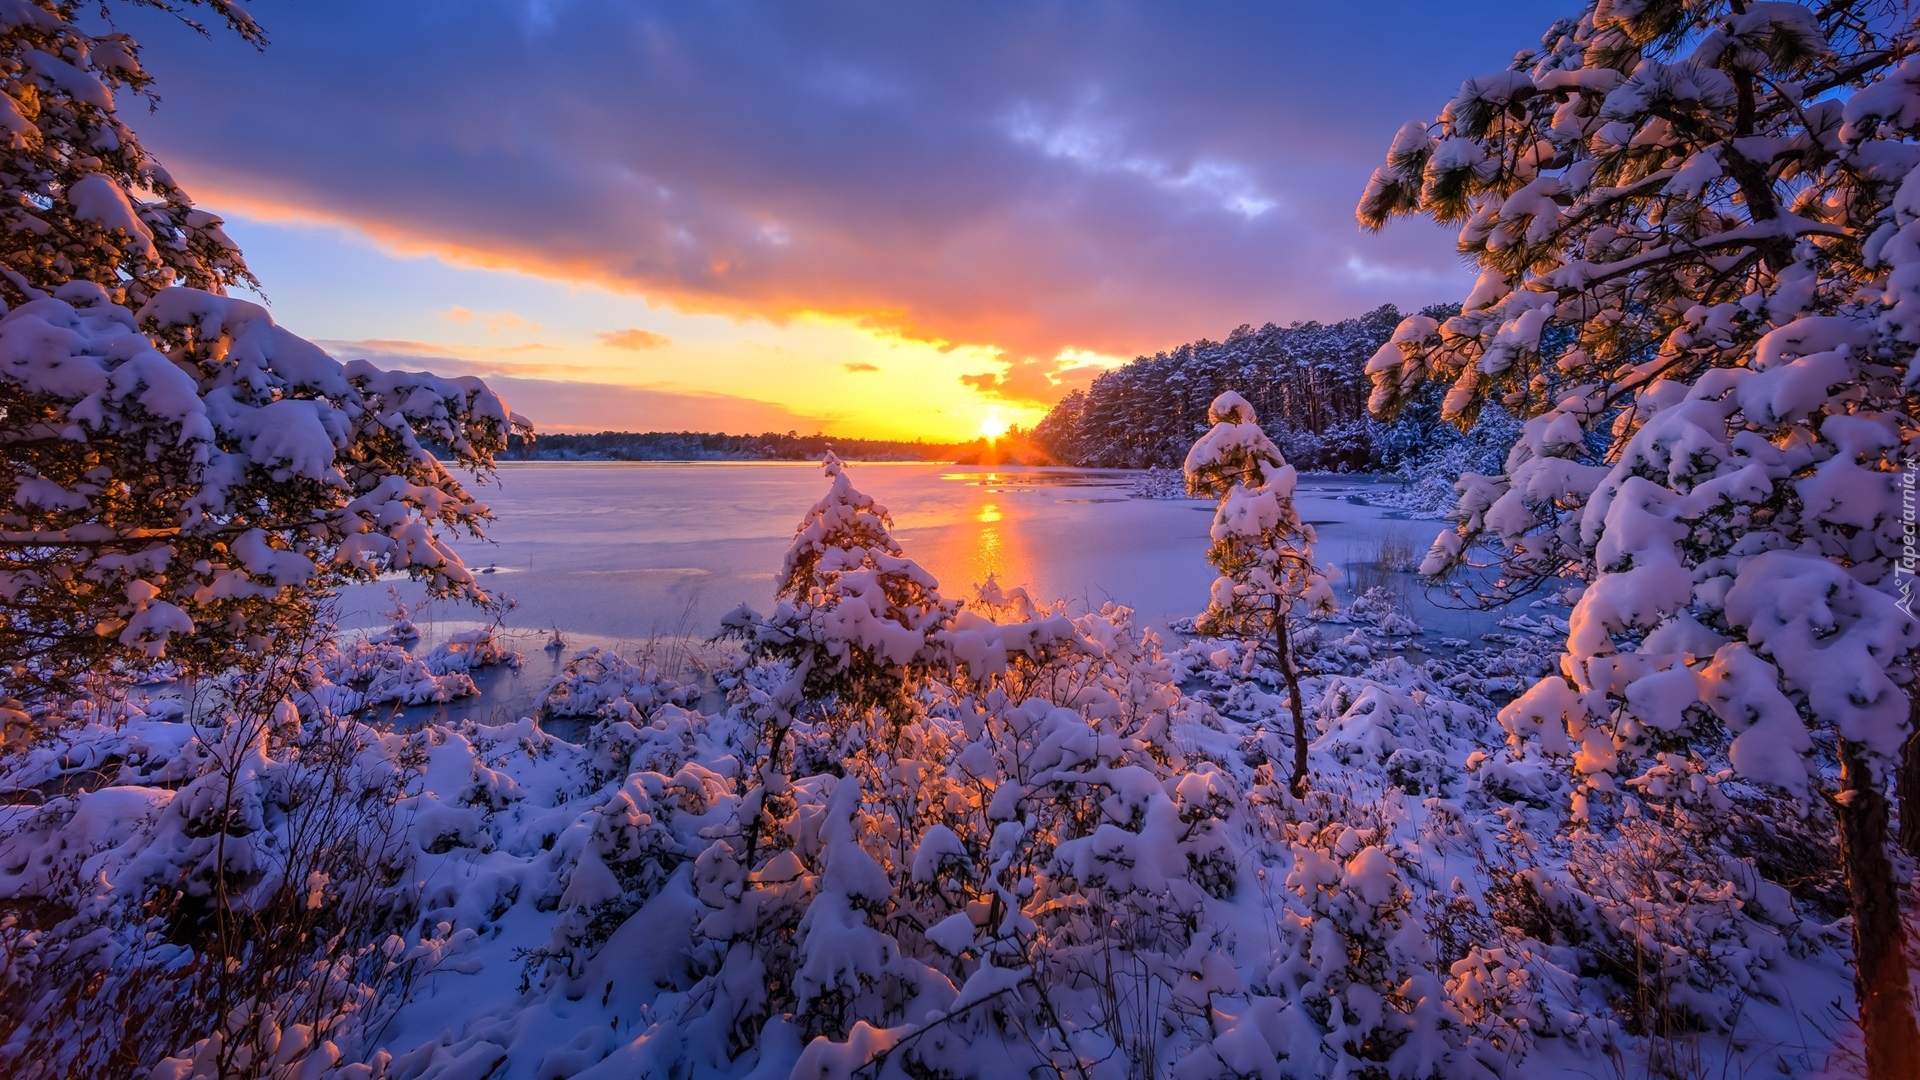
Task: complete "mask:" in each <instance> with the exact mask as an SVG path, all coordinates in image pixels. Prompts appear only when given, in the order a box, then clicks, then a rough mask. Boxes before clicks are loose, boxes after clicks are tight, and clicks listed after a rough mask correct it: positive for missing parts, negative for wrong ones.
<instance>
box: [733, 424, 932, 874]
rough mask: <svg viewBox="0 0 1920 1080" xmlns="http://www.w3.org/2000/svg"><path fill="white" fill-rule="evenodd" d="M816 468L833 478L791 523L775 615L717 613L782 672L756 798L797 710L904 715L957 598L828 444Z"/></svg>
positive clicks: (827, 716) (776, 789)
mask: <svg viewBox="0 0 1920 1080" xmlns="http://www.w3.org/2000/svg"><path fill="white" fill-rule="evenodd" d="M821 466H822V468H823V469H824V470H825V471H826V474H827V477H828V479H829V480H830V481H831V486H830V487H829V488H828V489H827V494H826V495H824V496H822V497H821V499H820V501H819V502H817V503H815V504H814V505H813V506H812V507H811V508H810V509H808V511H807V513H806V515H805V516H804V517H802V518H801V520H800V524H799V526H798V527H796V528H795V530H794V536H793V542H792V544H790V545H789V546H788V548H787V555H786V560H785V562H784V563H783V564H782V566H781V570H780V579H779V587H778V591H777V593H776V599H777V600H778V601H779V603H778V604H777V605H776V607H775V608H774V611H773V613H772V614H771V615H770V616H762V615H760V614H758V613H757V612H754V611H752V610H751V609H749V608H747V607H746V606H744V605H743V606H741V607H740V608H738V609H736V610H735V611H733V612H732V613H731V614H729V615H728V616H727V617H726V619H725V620H724V622H723V626H724V629H723V631H722V633H723V634H724V635H725V636H729V637H733V638H737V639H739V640H741V641H744V642H745V643H746V646H747V652H746V661H747V662H749V663H758V662H765V661H773V662H776V663H778V664H779V665H781V670H782V671H783V672H785V677H784V678H783V680H782V682H781V684H780V685H779V686H778V687H776V688H775V689H774V690H773V692H772V693H771V694H769V695H766V699H767V700H766V702H765V704H764V707H763V711H764V713H765V714H766V715H765V727H766V734H765V743H766V747H765V750H764V754H763V757H762V761H761V767H760V775H759V776H758V777H757V780H758V785H757V791H758V794H757V795H756V796H755V798H758V799H765V798H766V797H767V796H769V795H771V796H774V797H776V798H778V797H782V796H783V794H784V791H785V788H786V781H785V778H784V775H783V774H782V773H781V771H780V770H781V769H782V767H783V765H782V756H783V755H784V754H790V753H792V752H793V750H794V749H795V748H794V747H792V746H791V745H790V744H789V737H790V735H791V733H792V729H793V726H794V724H795V722H796V720H798V719H799V718H800V717H801V716H802V714H811V718H812V719H816V720H837V721H839V723H838V724H837V725H836V726H841V727H844V726H845V725H846V724H851V723H853V722H856V721H859V720H863V719H866V718H867V717H870V716H887V717H889V718H891V719H892V720H894V721H896V722H899V721H902V720H904V718H905V715H906V709H907V697H908V694H909V692H910V690H911V687H912V684H913V682H914V680H915V678H916V677H917V673H918V671H919V669H921V668H924V666H925V665H926V664H927V663H928V662H929V659H930V657H931V655H932V649H931V646H932V643H933V639H934V636H935V635H936V634H937V633H938V632H939V630H940V629H941V627H942V626H943V625H944V624H945V622H946V620H947V619H948V617H949V616H951V615H952V613H953V612H954V610H955V609H956V608H957V606H958V605H956V604H953V603H951V602H949V601H946V600H944V599H942V598H941V596H940V592H939V583H938V582H936V581H935V580H934V579H933V576H932V575H931V574H928V573H927V572H926V570H925V569H923V568H922V567H921V566H920V564H918V563H916V562H914V561H913V560H912V559H909V558H907V557H906V556H905V555H904V554H903V553H902V552H901V550H900V545H899V544H898V543H897V542H895V540H894V539H893V535H892V533H891V532H890V531H889V530H890V528H891V527H892V519H891V518H890V517H889V516H888V514H887V509H886V507H884V506H881V505H879V504H878V503H876V502H874V500H873V498H872V497H871V496H869V495H866V494H864V493H862V492H860V491H858V490H856V489H855V488H854V486H853V481H852V480H851V479H850V478H849V477H848V476H847V471H846V466H845V465H843V464H842V463H841V461H840V459H839V458H838V457H836V456H834V455H833V454H832V453H831V452H829V453H828V454H827V456H826V458H825V460H824V461H823V462H822V463H821ZM761 824H762V822H761V819H760V818H759V817H758V816H755V817H754V818H753V819H752V820H751V823H750V824H749V826H748V829H747V835H746V855H747V857H748V859H749V861H751V860H752V858H753V857H754V854H755V849H756V848H757V847H758V840H759V837H760V828H761Z"/></svg>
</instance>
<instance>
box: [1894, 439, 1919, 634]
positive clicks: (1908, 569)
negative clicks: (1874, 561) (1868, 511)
mask: <svg viewBox="0 0 1920 1080" xmlns="http://www.w3.org/2000/svg"><path fill="white" fill-rule="evenodd" d="M1916 476H1920V466H1913V465H1910V466H1908V467H1907V468H1905V469H1903V470H1901V472H1900V530H1901V539H1900V562H1899V564H1898V565H1897V566H1895V567H1894V576H1895V577H1896V578H1897V579H1898V582H1899V586H1900V599H1899V600H1898V601H1896V603H1898V604H1899V605H1900V610H1901V611H1903V612H1905V613H1906V615H1907V618H1909V619H1911V618H1913V582H1914V568H1915V566H1914V564H1915V562H1916V558H1917V556H1920V553H1916V551H1915V548H1916V546H1920V545H1916V543H1915V534H1916V532H1920V519H1917V518H1916V516H1915V514H1914V500H1913V485H1914V478H1915V477H1916Z"/></svg>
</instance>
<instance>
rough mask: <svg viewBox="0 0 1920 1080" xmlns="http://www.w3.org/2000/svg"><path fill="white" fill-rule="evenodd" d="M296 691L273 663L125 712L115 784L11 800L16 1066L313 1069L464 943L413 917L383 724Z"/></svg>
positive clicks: (9, 884)
mask: <svg viewBox="0 0 1920 1080" xmlns="http://www.w3.org/2000/svg"><path fill="white" fill-rule="evenodd" d="M283 688H284V683H283V682H281V681H280V680H279V679H276V678H268V679H265V680H263V681H262V682H260V683H258V684H255V685H253V686H250V687H248V688H245V689H244V690H243V692H242V693H240V694H239V695H237V696H236V698H235V706H234V708H232V709H231V711H225V712H223V713H221V714H220V715H218V716H215V717H211V718H209V719H208V721H207V722H205V723H194V724H187V723H177V722H160V723H153V722H146V723H141V724H135V725H132V726H131V727H130V728H129V729H128V730H127V732H126V734H127V735H128V736H130V738H128V739H127V741H126V742H125V743H124V744H123V745H124V746H125V747H126V753H127V764H126V766H124V768H123V772H122V779H121V782H119V783H115V784H113V785H111V786H104V787H99V788H96V789H93V790H85V791H80V792H77V793H75V794H72V795H67V796H62V797H59V798H55V799H52V800H50V801H48V802H47V803H46V804H45V805H43V806H41V807H37V808H12V810H11V813H12V815H13V818H14V819H13V820H11V821H9V822H8V823H7V827H6V829H5V831H4V834H0V896H3V897H4V902H5V907H6V910H7V914H6V915H4V916H0V955H3V957H4V959H0V996H4V998H5V1000H6V1001H7V1002H8V1003H9V1004H8V1007H7V1008H5V1009H0V1065H4V1067H5V1070H6V1072H7V1073H8V1075H10V1076H21V1077H28V1076H47V1077H83V1076H105V1075H131V1074H134V1073H135V1072H136V1071H138V1070H142V1069H152V1070H154V1071H153V1072H152V1073H151V1075H155V1076H169V1077H179V1078H186V1077H205V1078H208V1080H212V1078H215V1077H222V1078H224V1077H238V1076H266V1075H279V1074H291V1073H292V1072H293V1071H295V1070H304V1072H303V1074H305V1075H317V1073H318V1072H319V1071H320V1070H323V1069H326V1068H329V1067H332V1066H334V1065H337V1064H343V1063H344V1062H345V1060H354V1059H357V1058H358V1056H359V1055H360V1054H361V1053H363V1052H365V1051H367V1050H368V1049H369V1048H368V1047H367V1044H366V1042H365V1040H367V1039H368V1038H369V1037H371V1036H372V1035H373V1034H374V1033H375V1032H376V1031H377V1030H378V1029H379V1027H380V1026H381V1024H382V1022H383V1020H384V1018H385V1017H386V1016H388V1015H390V1014H391V1011H392V1009H393V1008H395V1007H397V1005H398V1004H399V1002H400V1000H401V999H402V997H403V992H404V988H405V987H406V985H408V983H409V982H410V981H411V980H412V979H413V978H414V977H415V976H416V975H417V974H418V973H419V972H420V971H421V970H423V966H424V965H431V964H433V963H435V962H437V960H438V958H439V957H441V956H443V955H445V954H446V953H447V951H448V950H449V949H457V948H459V947H460V945H461V942H462V941H464V940H465V939H464V938H463V939H460V940H459V941H456V940H454V938H452V937H450V936H440V937H437V938H436V937H435V936H434V935H432V934H427V935H415V934H412V933H410V930H409V928H410V926H411V922H412V919H413V916H414V913H415V912H416V911H417V897H416V896H415V894H414V893H413V891H412V890H411V888H410V887H409V885H408V884H407V875H406V873H405V870H406V867H407V865H408V862H409V855H408V850H407V844H406V836H407V829H406V828H405V827H404V823H403V822H402V821H401V819H400V818H399V816H398V812H397V809H396V808H397V805H398V800H399V796H400V794H401V791H402V789H403V787H404V786H405V784H406V783H407V778H406V774H405V772H404V770H402V769H400V768H397V767H396V766H395V764H394V763H393V762H392V761H391V760H390V759H389V758H387V757H386V756H385V755H384V754H382V753H381V751H380V745H381V742H382V739H381V737H380V736H377V735H376V734H374V733H373V732H371V731H369V730H368V729H366V728H364V727H360V726H358V725H355V724H352V723H349V722H344V721H338V720H335V719H333V718H331V717H318V718H315V719H312V720H309V721H306V722H304V723H303V722H302V721H301V720H300V719H299V718H298V716H297V715H296V714H295V711H294V708H293V705H292V703H291V702H290V701H288V700H286V699H284V698H279V697H277V696H276V694H277V693H278V691H279V690H280V689H283ZM168 729H172V730H168ZM85 730H87V729H82V731H83V732H84V731H85ZM95 730H97V729H95Z"/></svg>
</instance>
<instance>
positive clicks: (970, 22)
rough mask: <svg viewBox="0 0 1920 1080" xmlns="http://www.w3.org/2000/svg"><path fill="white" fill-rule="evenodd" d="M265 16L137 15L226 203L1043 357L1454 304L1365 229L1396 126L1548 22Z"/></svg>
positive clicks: (687, 303)
mask: <svg viewBox="0 0 1920 1080" xmlns="http://www.w3.org/2000/svg"><path fill="white" fill-rule="evenodd" d="M1574 6H1575V5H1573V4H1572V3H1571V0H1568V3H1567V5H1566V7H1567V9H1568V10H1571V9H1572V8H1573V7H1574ZM252 9H253V10H254V12H255V14H256V17H257V18H258V19H259V20H260V21H261V22H262V23H263V24H264V25H265V26H266V27H267V28H268V30H269V32H270V34H271V36H272V39H273V43H272V45H271V46H270V47H269V49H268V50H267V52H266V53H265V54H263V55H254V54H252V53H250V52H249V51H248V50H246V49H245V48H244V47H242V46H239V45H237V44H236V43H233V42H229V41H216V42H213V43H208V42H205V41H201V40H199V39H197V38H195V37H193V36H192V35H191V34H188V33H184V32H181V31H179V30H177V29H175V28H172V27H170V26H167V25H165V24H163V23H162V22H161V21H159V20H157V19H154V18H148V17H145V16H139V15H137V14H136V15H135V16H132V17H131V21H132V22H133V23H135V26H134V28H135V29H136V30H137V31H138V32H139V33H140V35H141V36H142V37H143V38H144V39H146V40H148V41H149V48H148V51H147V54H146V60H147V64H148V66H149V68H151V69H152V70H153V71H154V72H155V73H156V74H157V75H158V77H159V80H160V81H159V87H160V89H161V90H162V92H163V93H164V95H165V101H164V103H163V105H162V107H161V109H160V111H159V113H158V114H156V115H154V116H151V117H145V116H143V117H139V118H138V122H139V124H140V126H141V129H142V130H143V132H146V133H147V135H148V141H149V143H150V144H151V146H152V147H153V148H154V149H155V150H157V151H158V152H159V153H160V154H161V155H162V158H163V160H165V161H166V162H167V163H168V165H169V166H170V167H171V168H172V169H173V171H174V172H175V173H176V174H177V175H179V176H180V177H181V178H182V179H183V180H184V181H186V182H188V183H189V185H190V188H191V189H192V190H197V191H199V192H201V193H202V194H201V199H202V201H203V202H208V203H212V204H214V205H215V208H216V209H218V203H219V201H220V200H221V199H223V198H224V199H226V200H228V201H229V202H230V203H234V204H239V205H244V204H246V203H249V202H250V203H252V204H255V205H258V206H277V207H282V208H292V209H297V210H299V211H301V212H304V213H309V214H314V215H319V216H322V217H327V218H332V219H337V220H342V221H347V222H351V223H354V224H357V225H358V226H360V227H361V228H363V229H366V230H367V231H369V232H370V233H372V234H374V235H376V236H380V237H384V238H388V239H390V240H394V241H397V242H401V243H404V244H407V245H409V246H411V247H415V248H418V247H426V248H430V249H439V250H442V251H446V252H450V253H454V254H458V255H462V256H464V257H466V258H469V259H471V260H474V261H477V262H484V263H490V264H494V265H502V264H504V265H515V266H519V267H522V268H528V269H536V270H539V271H541V272H544V273H550V274H554V275H556V276H563V277H571V278H576V279H578V278H586V279H592V280H597V281H601V282H605V283H609V284H612V285H615V286H617V287H623V288H628V289H632V290H634V291H638V292H641V293H644V294H645V295H647V296H648V297H649V298H650V299H656V300H659V301H662V302H665V303H669V304H673V305H675V306H678V307H680V308H682V309H685V310H695V311H716V312H723V313H727V314H733V315H749V316H758V317H766V318H772V319H779V318H783V317H786V316H788V315H791V314H795V313H799V312H804V311H821V312H828V313H835V314H841V315H846V316H851V317H854V318H858V319H861V320H863V321H864V322H866V323H868V324H870V325H873V326H875V327H878V328H882V329H886V330H890V331H895V332H899V333H904V334H909V335H913V336H916V337H921V338H926V339H931V340H942V341H948V342H956V343H967V344H987V345H997V346H1000V347H1002V348H1003V349H1005V350H1007V354H1008V355H1012V356H1039V357H1050V356H1053V355H1054V354H1055V353H1057V352H1058V351H1059V350H1061V349H1063V348H1080V349H1088V350H1093V351H1098V352H1105V353H1118V354H1132V353H1135V352H1139V351H1152V350H1155V349H1158V348H1161V347H1165V346H1167V345H1170V344H1173V343H1175V342H1178V341H1181V340H1185V339H1189V338H1192V337H1196V336H1200V335H1211V336H1215V337H1218V336H1221V335H1222V334H1224V332H1225V331H1226V330H1228V329H1230V328H1231V327H1233V326H1235V325H1237V324H1239V323H1241V322H1248V321H1252V322H1256V323H1258V322H1260V321H1264V320H1267V319H1276V320H1281V321H1285V320H1289V319H1296V318H1323V319H1324V318H1335V317H1341V316H1345V315H1349V314H1354V313H1356V312H1358V311H1361V310H1364V309H1367V308H1370V307H1372V306H1375V305H1377V304H1379V303H1382V302H1387V301H1392V302H1396V303H1400V304H1403V305H1409V304H1422V303H1427V302H1431V301H1434V300H1438V299H1444V298H1447V297H1450V296H1454V295H1457V294H1458V293H1459V291H1460V286H1461V282H1462V280H1463V278H1462V272H1461V270H1460V268H1459V266H1458V264H1457V262H1456V261H1455V258H1454V256H1453V254H1452V250H1451V248H1452V245H1451V241H1450V238H1449V237H1446V236H1444V235H1442V234H1441V233H1439V232H1438V231H1437V230H1433V229H1430V228H1425V227H1420V226H1399V227H1396V228H1394V229H1391V230H1389V231H1388V232H1387V233H1386V234H1384V236H1380V237H1368V236H1362V235H1360V234H1358V233H1357V231H1356V230H1355V228H1354V225H1353V218H1352V207H1353V204H1354V201H1355V200H1356V198H1357V197H1358V194H1359V191H1360V189H1361V186H1362V185H1363V184H1364V182H1365V179H1366V176H1367V173H1368V171H1369V170H1370V169H1371V168H1372V166H1373V164H1374V163H1375V161H1376V160H1378V158H1379V156H1380V155H1381V154H1382V153H1383V152H1384V148H1385V146H1386V144H1387V142H1388V140H1389V139H1390V138H1391V137H1392V134H1393V132H1394V130H1395V129H1396V128H1397V127H1398V126H1399V125H1400V124H1401V123H1403V122H1404V121H1405V120H1407V119H1409V118H1413V117H1427V116H1431V115H1432V114H1433V113H1434V112H1435V111H1437V109H1438V108H1439V106H1440V105H1441V104H1442V103H1443V102H1444V100H1445V98H1446V97H1447V96H1448V95H1449V94H1450V93H1451V91H1452V90H1453V89H1455V88H1456V87H1457V86H1458V85H1459V82H1460V80H1461V79H1462V78H1463V77H1465V76H1467V75H1473V74H1478V73H1481V72H1483V71H1485V70H1489V69H1497V68H1500V67H1504V66H1505V63H1506V61H1507V59H1508V58H1509V57H1510V56H1511V55H1512V53H1513V51H1514V50H1515V49H1516V48H1519V47H1522V46H1524V45H1526V44H1528V43H1529V42H1530V41H1532V40H1537V37H1538V34H1539V32H1540V31H1541V30H1542V29H1544V26H1545V24H1546V23H1547V22H1548V21H1550V19H1551V17H1552V15H1554V14H1555V13H1557V11H1558V10H1559V9H1558V8H1556V7H1553V6H1538V7H1536V6H1535V5H1531V4H1527V5H1519V4H1512V3H1509V2H1506V0H1459V2H1454V3H1448V4H1433V3H1430V2H1427V0H1376V2H1372V3H1365V4H1326V5H1305V4H1272V3H1257V4H1256V3H1247V4H1242V5H1224V4H1221V5H1213V4H1209V5H1171V4H1169V5H1152V4H1146V3H1117V2H1109V3H1092V2H1088V3H1075V2H1049V3H1038V4H1033V3H1026V2H1024V0H1023V2H1017V3H1016V2H1013V0H1001V2H988V3H980V4H969V5H941V6H937V7H934V6H926V5H916V4H901V5H874V4H868V3H860V2H855V0H845V2H832V0H822V2H819V3H808V4H805V5H787V4H778V3H744V4H721V3H695V2H688V3H644V2H643V3H633V2H624V0H620V2H616V0H570V2H566V3H541V4H538V5H536V6H534V7H529V6H528V4H527V2H526V0H519V2H511V0H459V2H455V0H414V2H409V3H404V4H395V3H391V2H390V0H338V2H335V3H329V4H324V5H317V4H306V5H296V4H294V3H292V2H290V0H262V2H259V3H256V4H254V5H252ZM529 12H535V13H537V14H529ZM268 284H269V287H270V286H271V283H268Z"/></svg>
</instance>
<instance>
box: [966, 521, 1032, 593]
mask: <svg viewBox="0 0 1920 1080" xmlns="http://www.w3.org/2000/svg"><path fill="white" fill-rule="evenodd" d="M1010 509H1011V508H1009V510H1010ZM1007 513H1008V511H1003V510H1002V509H1001V507H1000V503H999V502H998V501H991V502H982V503H981V504H980V506H979V508H978V509H977V510H976V511H975V512H974V515H973V519H974V522H975V523H976V524H977V526H978V531H977V532H976V534H975V536H974V541H973V553H972V558H971V559H969V560H968V562H969V564H970V566H971V568H972V570H973V575H972V576H973V581H971V582H969V584H973V585H977V584H981V583H984V582H985V581H986V580H987V576H988V575H989V574H991V575H993V577H994V579H995V580H997V581H999V582H1001V583H1002V584H1006V583H1007V575H1008V574H1009V573H1010V572H1014V571H1018V570H1019V569H1020V567H1019V566H1018V563H1019V561H1020V560H1018V559H1017V558H1015V557H1014V552H1013V551H1012V550H1011V548H1012V545H1011V544H1010V543H1009V540H1010V526H1011V525H1012V524H1013V523H1012V522H1011V521H1008V520H1007Z"/></svg>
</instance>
